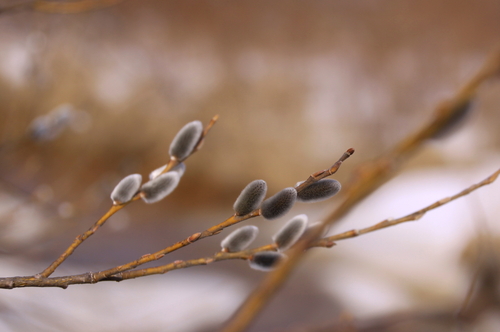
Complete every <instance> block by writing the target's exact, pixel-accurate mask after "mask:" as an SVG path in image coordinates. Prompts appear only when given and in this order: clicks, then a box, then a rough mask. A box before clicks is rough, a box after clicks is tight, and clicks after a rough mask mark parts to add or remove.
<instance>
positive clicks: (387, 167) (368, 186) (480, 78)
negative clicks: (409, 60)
mask: <svg viewBox="0 0 500 332" xmlns="http://www.w3.org/2000/svg"><path fill="white" fill-rule="evenodd" d="M499 74H500V53H495V54H493V56H492V57H491V58H490V59H489V60H488V61H486V63H485V64H484V65H483V67H482V68H481V69H480V70H479V71H478V72H477V73H476V75H475V76H474V77H473V78H472V79H470V80H469V81H468V82H467V83H466V84H465V85H464V87H463V88H461V89H460V90H459V91H458V92H457V93H456V94H455V96H454V97H453V98H451V99H450V100H447V101H444V102H443V103H441V104H440V105H438V107H437V108H436V110H435V112H434V116H433V119H431V121H429V122H428V123H426V124H424V125H423V127H422V128H421V129H419V130H417V131H416V132H415V133H413V134H411V135H409V136H408V137H407V138H406V139H404V140H402V141H401V143H399V144H397V145H396V146H395V147H394V148H393V149H392V150H391V151H389V152H388V153H387V154H386V155H384V156H381V157H380V158H378V159H376V160H374V161H373V162H371V163H367V164H366V165H364V166H362V167H360V168H359V169H358V171H357V172H356V173H355V174H354V177H353V179H352V180H351V182H350V183H349V184H348V185H347V186H345V187H346V188H345V190H344V193H345V195H344V197H345V198H344V200H343V202H342V203H341V204H340V205H339V206H338V207H337V208H336V209H335V210H333V211H332V212H331V213H330V214H329V215H328V216H327V217H326V218H325V220H324V222H323V224H322V227H318V228H317V229H316V230H314V231H313V232H311V233H310V234H309V235H308V236H307V237H306V238H305V239H304V240H302V241H300V242H299V243H298V244H297V245H296V246H295V247H294V248H292V250H291V251H290V253H289V258H288V259H287V260H286V261H284V262H283V263H282V264H280V266H279V267H278V268H277V269H276V270H275V271H273V272H271V273H270V274H269V275H268V276H267V277H266V278H265V279H264V280H263V282H262V283H261V284H260V286H259V287H258V288H257V289H256V290H255V291H254V292H252V294H250V296H249V297H248V298H247V300H246V301H245V302H244V303H243V305H242V306H241V307H240V308H239V309H238V311H237V312H236V314H235V315H234V317H233V318H232V319H231V320H230V321H229V322H228V325H227V326H226V328H225V329H224V330H223V331H224V332H239V331H243V330H245V329H246V328H247V327H248V326H249V325H250V323H251V322H252V321H253V319H254V318H255V316H256V315H257V314H258V313H259V312H260V311H261V310H262V309H263V307H264V305H265V304H266V303H267V301H268V300H269V299H270V298H271V297H272V296H273V295H274V294H275V293H276V292H277V290H278V289H279V288H280V287H281V285H282V284H283V282H284V281H285V280H286V279H287V277H288V275H289V273H290V272H291V271H292V270H293V269H294V268H295V266H296V265H297V264H298V263H299V261H300V259H301V257H302V254H303V252H304V250H305V249H306V248H307V247H308V246H309V243H311V242H312V241H314V239H316V238H317V237H318V236H319V235H320V234H321V232H322V231H323V230H324V229H325V228H326V226H327V225H329V224H330V225H331V224H334V223H336V222H338V221H339V220H340V218H341V217H343V216H344V215H345V214H346V213H347V212H348V211H350V210H351V209H352V208H353V207H354V206H355V205H357V204H358V203H359V202H360V201H361V200H362V199H363V198H365V197H366V196H368V195H369V194H371V193H372V192H373V191H375V190H376V189H377V188H378V187H380V186H381V185H382V184H383V183H385V182H387V181H388V180H389V179H390V178H391V177H392V176H393V175H394V174H395V173H396V171H397V170H398V169H399V168H400V167H401V164H402V163H403V162H404V161H405V160H406V159H408V158H409V157H410V156H411V155H412V154H413V153H415V152H416V151H417V150H418V149H419V148H421V147H422V146H423V145H424V143H425V142H426V141H427V140H429V139H431V138H434V137H436V136H438V135H439V134H440V133H441V132H442V130H443V129H444V128H446V127H448V126H449V124H450V123H451V122H453V121H454V120H455V119H456V114H457V113H459V112H462V111H463V107H464V104H465V103H468V102H470V101H471V100H472V98H473V97H474V96H475V94H476V93H477V90H478V88H479V86H480V85H481V84H482V83H484V82H485V81H486V80H488V79H490V78H492V77H494V76H498V75H499Z"/></svg>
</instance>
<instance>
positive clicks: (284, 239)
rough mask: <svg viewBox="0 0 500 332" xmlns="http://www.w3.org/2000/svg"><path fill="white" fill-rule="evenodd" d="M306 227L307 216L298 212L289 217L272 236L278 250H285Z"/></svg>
mask: <svg viewBox="0 0 500 332" xmlns="http://www.w3.org/2000/svg"><path fill="white" fill-rule="evenodd" d="M306 228H307V216H306V215H305V214H299V215H298V216H295V217H293V218H292V219H290V220H289V221H288V222H287V223H286V224H285V225H284V226H283V227H282V228H281V229H280V230H279V231H278V232H277V233H276V234H275V235H274V236H273V241H274V243H275V244H276V247H278V250H279V251H285V250H287V249H288V248H290V247H291V246H293V245H294V244H295V242H297V240H298V239H299V238H300V237H301V236H302V234H304V231H305V230H306Z"/></svg>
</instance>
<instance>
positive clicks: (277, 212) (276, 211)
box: [260, 187, 297, 220]
mask: <svg viewBox="0 0 500 332" xmlns="http://www.w3.org/2000/svg"><path fill="white" fill-rule="evenodd" d="M296 200H297V190H295V188H292V187H288V188H285V189H283V190H281V191H280V192H278V193H277V194H275V195H274V196H272V197H269V198H268V199H266V200H265V201H264V202H262V206H261V208H260V209H261V214H262V216H263V217H264V218H265V219H268V220H271V219H276V218H279V217H281V216H283V215H285V214H286V213H287V212H288V211H290V209H291V208H292V207H293V205H294V204H295V201H296Z"/></svg>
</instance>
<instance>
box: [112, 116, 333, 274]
mask: <svg viewBox="0 0 500 332" xmlns="http://www.w3.org/2000/svg"><path fill="white" fill-rule="evenodd" d="M203 135H204V134H203V126H202V124H201V122H200V121H193V122H190V123H188V124H187V125H185V126H184V127H183V128H182V129H181V130H180V131H179V132H178V133H177V135H176V136H175V138H174V139H173V141H172V143H171V145H170V149H169V152H170V163H169V164H167V165H163V166H161V167H159V168H157V169H155V170H153V171H152V172H151V173H150V174H149V181H148V182H146V183H144V184H142V185H141V183H142V176H141V175H140V174H131V175H128V176H126V177H125V178H123V179H122V180H121V181H120V182H119V183H118V185H117V186H116V187H115V188H114V190H113V192H112V193H111V199H112V201H113V204H115V205H121V204H126V203H128V202H130V201H131V200H134V199H138V198H141V199H142V200H143V201H144V202H146V203H155V202H158V201H160V200H162V199H163V198H165V197H166V196H168V195H169V194H170V193H171V192H172V191H174V189H175V188H176V187H177V185H178V184H179V181H180V179H181V177H182V175H183V174H184V172H185V170H186V165H185V164H184V162H183V161H184V160H185V159H186V158H188V157H189V156H190V155H191V154H192V153H193V152H194V151H196V149H197V148H198V147H199V144H200V142H201V141H202V140H203ZM308 183H309V182H308ZM340 188H341V186H340V183H339V182H338V181H337V180H333V179H320V180H317V181H311V183H309V184H308V185H307V186H304V185H302V183H297V185H296V186H295V187H288V188H285V189H282V190H281V191H279V192H277V193H276V194H274V195H273V196H271V197H269V198H267V199H265V197H266V194H267V183H266V182H265V181H264V180H255V181H252V182H250V183H249V184H248V185H247V186H246V187H245V188H244V189H243V190H242V191H241V193H240V195H239V196H238V198H237V199H236V201H235V202H234V205H233V209H234V212H235V214H234V216H235V217H238V218H241V220H244V219H247V218H246V217H248V218H250V217H254V216H258V215H261V216H262V217H264V219H267V220H272V219H277V218H280V217H282V216H284V215H285V214H287V213H288V212H289V211H290V209H291V208H292V207H293V206H294V204H295V202H296V201H300V202H318V201H322V200H325V199H328V198H330V197H332V196H334V195H335V194H337V193H338V192H339V191H340ZM313 225H314V224H313ZM313 225H311V226H309V227H314V226H313ZM307 228H308V220H307V216H306V215H304V214H301V215H297V216H295V217H294V218H292V219H290V220H289V221H288V222H287V223H286V224H285V225H284V226H283V227H282V228H281V229H280V230H279V231H278V232H277V233H276V234H275V235H274V236H273V237H272V240H273V243H274V248H275V250H276V251H261V252H254V253H252V254H251V255H249V256H248V262H249V265H250V267H251V268H253V269H256V270H261V271H269V270H271V269H273V268H274V267H275V266H276V264H278V262H280V261H281V260H283V259H284V258H285V257H286V256H285V254H284V253H283V252H284V251H286V250H287V249H289V248H290V247H292V246H293V245H294V244H295V243H296V242H297V241H298V240H299V239H300V237H301V236H302V235H303V234H304V233H305V231H306V230H307ZM258 232H259V229H258V228H257V227H256V226H251V225H249V226H244V227H241V228H239V229H237V230H235V231H233V232H232V233H230V234H229V235H228V236H226V238H224V240H222V242H221V247H222V251H223V252H232V253H234V252H240V251H243V250H245V249H246V248H248V246H249V245H250V244H251V243H252V242H253V241H254V240H255V238H256V237H257V234H258ZM214 234H216V233H214ZM214 234H212V235H214Z"/></svg>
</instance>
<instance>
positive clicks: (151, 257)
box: [94, 119, 354, 281]
mask: <svg viewBox="0 0 500 332" xmlns="http://www.w3.org/2000/svg"><path fill="white" fill-rule="evenodd" d="M215 120H217V119H215ZM209 129H210V128H209ZM200 142H202V139H200ZM199 144H200V143H199ZM353 153H354V149H352V148H350V149H348V150H347V151H346V152H344V154H342V156H341V157H340V158H339V160H337V162H335V164H333V166H332V167H330V168H328V169H326V170H323V171H319V172H316V173H314V174H312V175H311V176H309V178H308V179H307V180H306V181H305V182H308V183H309V184H310V183H312V182H315V181H319V180H320V179H323V178H325V177H327V176H330V175H333V174H335V173H336V172H337V171H338V170H339V168H340V166H341V165H342V162H344V161H345V160H346V159H347V158H349V157H350V156H351V155H352V154H353ZM304 188H305V186H302V185H299V186H297V188H296V190H297V192H300V191H302V190H303V189H304ZM260 215H261V212H260V209H255V210H254V211H252V212H250V213H248V214H246V215H244V216H237V215H232V216H231V217H229V218H228V219H226V220H225V221H223V222H221V223H219V224H217V225H215V226H212V227H210V228H208V229H206V230H204V231H203V232H199V233H194V234H192V235H191V236H189V237H187V238H185V239H184V240H182V241H179V242H177V243H175V244H173V245H171V246H169V247H166V248H164V249H162V250H160V251H157V252H155V253H152V254H148V255H144V256H142V257H141V258H139V259H137V260H135V261H132V262H129V263H126V264H123V265H120V266H116V267H114V268H111V269H108V270H104V271H100V272H97V273H95V274H94V278H95V280H97V281H99V280H102V279H105V278H107V277H109V276H112V275H115V274H117V273H120V272H123V271H128V270H131V269H135V268H136V267H138V266H140V265H143V264H146V263H149V262H152V261H155V260H158V259H160V258H162V257H163V256H165V255H166V254H168V253H171V252H172V251H175V250H178V249H180V248H183V247H185V246H188V245H190V244H191V243H193V242H196V241H198V240H201V239H203V238H206V237H210V236H214V235H217V234H219V233H220V232H221V231H222V230H223V229H225V228H227V227H229V226H232V225H235V224H237V223H239V222H242V221H244V220H248V219H250V218H254V217H258V216H260Z"/></svg>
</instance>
